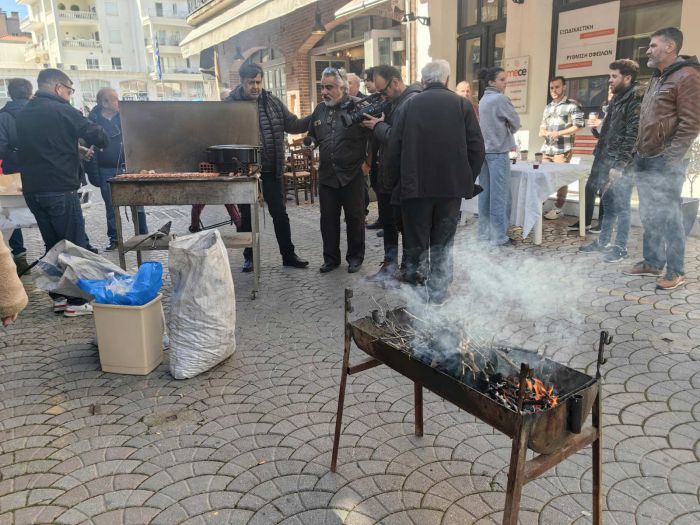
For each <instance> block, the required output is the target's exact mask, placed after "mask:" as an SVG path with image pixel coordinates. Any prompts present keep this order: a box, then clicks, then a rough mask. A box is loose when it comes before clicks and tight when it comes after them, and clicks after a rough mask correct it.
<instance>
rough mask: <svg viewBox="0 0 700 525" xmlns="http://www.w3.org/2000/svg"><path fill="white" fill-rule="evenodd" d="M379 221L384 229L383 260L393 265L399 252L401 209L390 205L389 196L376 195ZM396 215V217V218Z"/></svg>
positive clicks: (386, 194) (383, 194) (387, 194)
mask: <svg viewBox="0 0 700 525" xmlns="http://www.w3.org/2000/svg"><path fill="white" fill-rule="evenodd" d="M377 206H378V207H379V221H380V222H381V223H382V227H383V228H384V260H385V261H386V262H390V263H395V262H397V259H398V252H399V228H398V222H399V220H400V215H401V208H400V207H399V206H393V205H392V204H391V194H389V193H377ZM397 215H398V217H397Z"/></svg>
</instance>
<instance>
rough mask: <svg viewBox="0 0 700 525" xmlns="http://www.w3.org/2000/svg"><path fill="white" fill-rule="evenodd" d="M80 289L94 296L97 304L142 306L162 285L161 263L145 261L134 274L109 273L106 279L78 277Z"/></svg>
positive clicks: (149, 300) (148, 301)
mask: <svg viewBox="0 0 700 525" xmlns="http://www.w3.org/2000/svg"><path fill="white" fill-rule="evenodd" d="M78 286H79V287H80V289H81V290H83V291H84V292H86V293H89V294H90V295H92V296H94V297H95V302H96V303H99V304H121V305H127V306H142V305H144V304H147V303H150V302H151V301H152V300H153V299H155V298H156V296H157V295H158V292H160V289H161V287H162V286H163V265H162V264H160V263H159V262H145V263H143V264H142V265H141V267H140V268H139V270H138V272H136V275H134V276H131V275H114V274H110V275H109V277H108V278H107V279H100V280H93V279H80V280H79V281H78Z"/></svg>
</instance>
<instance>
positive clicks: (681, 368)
mask: <svg viewBox="0 0 700 525" xmlns="http://www.w3.org/2000/svg"><path fill="white" fill-rule="evenodd" d="M218 208H219V207H208V208H207V209H206V210H205V222H215V221H216V220H217V218H218V217H219V216H221V215H222V212H223V208H222V209H218ZM149 211H150V213H151V215H150V222H151V225H152V226H158V225H159V224H158V223H159V222H164V221H166V220H169V218H172V219H173V220H174V228H175V229H176V230H177V231H184V230H185V229H186V225H187V216H188V214H187V212H188V210H187V209H186V208H181V209H173V208H169V209H160V210H156V209H153V210H149ZM288 211H289V215H290V218H291V221H292V231H293V237H294V242H295V244H296V245H297V250H298V252H299V253H300V254H301V255H302V256H305V257H307V258H309V259H310V260H311V268H310V269H308V270H304V271H299V270H294V269H289V268H283V267H281V266H279V262H280V261H279V254H278V253H277V248H276V245H275V243H274V236H273V232H272V224H271V221H269V220H268V221H267V223H266V229H265V232H264V235H263V246H262V257H263V261H264V265H263V269H262V280H261V293H260V295H259V296H258V298H257V300H255V301H251V300H250V299H249V298H248V293H249V292H250V290H251V286H252V280H251V278H250V276H248V275H245V274H242V273H240V270H239V268H238V267H239V264H240V262H241V254H240V252H230V254H229V255H230V258H231V264H232V268H233V274H234V280H235V285H236V292H237V294H236V295H237V298H238V304H237V310H238V311H237V317H238V324H237V350H236V353H235V354H234V356H233V357H232V358H231V359H229V360H228V361H226V362H225V363H223V364H221V365H220V366H218V367H216V368H215V369H213V370H211V371H209V372H207V373H205V374H202V375H200V376H198V377H196V378H193V379H191V380H187V381H176V380H173V379H172V377H171V376H170V374H169V373H168V362H167V354H166V359H165V361H164V363H163V364H162V365H161V366H160V367H158V369H156V370H155V371H154V372H153V373H152V374H150V375H149V376H146V377H138V376H120V375H116V374H103V373H102V372H101V371H100V369H99V361H98V357H97V351H96V348H95V346H94V339H95V335H94V323H93V321H92V319H90V318H87V317H84V318H77V319H70V320H69V319H63V318H61V317H57V316H54V315H53V314H52V313H51V311H50V302H49V300H48V299H47V297H46V296H45V295H44V294H43V293H42V292H40V291H37V290H35V289H33V287H32V281H31V278H30V277H25V278H24V282H25V285H26V287H27V288H28V291H29V295H30V305H29V307H28V309H27V310H26V311H25V312H24V313H23V314H22V316H21V317H20V321H19V322H18V324H16V325H14V326H11V327H9V328H8V329H7V330H6V331H5V332H3V334H2V338H1V339H0V524H4V523H8V524H9V523H13V524H20V523H43V522H52V521H55V522H58V523H81V522H91V523H105V524H109V523H130V524H132V523H133V524H138V523H154V524H168V525H170V524H172V523H188V524H190V523H191V524H195V523H197V524H199V523H226V524H228V523H260V524H264V525H268V524H281V523H284V524H288V525H291V524H295V525H312V524H323V525H333V524H340V523H343V524H374V523H383V524H391V525H394V524H396V525H399V524H424V523H441V524H443V525H451V524H457V523H460V524H461V523H476V524H486V523H500V520H501V519H502V509H503V503H504V490H505V489H504V487H505V484H506V482H507V480H506V475H507V464H508V461H509V457H510V441H509V440H508V439H507V438H506V437H505V436H503V435H502V434H500V433H498V432H496V431H494V430H493V429H492V428H490V427H489V426H488V425H485V424H483V423H481V422H479V421H478V420H476V419H475V418H474V417H472V416H471V415H469V414H467V413H465V412H462V411H459V410H457V409H456V408H454V407H453V406H451V405H450V404H448V403H445V402H444V401H442V400H439V399H438V398H437V397H436V396H434V395H432V394H429V393H426V395H425V401H424V402H425V408H424V410H425V435H424V436H423V437H421V438H417V437H415V436H414V435H413V417H414V416H413V389H412V385H411V384H410V382H409V381H408V380H406V379H405V378H403V377H401V376H400V375H398V374H396V373H394V372H392V371H390V370H389V369H387V368H384V367H379V368H376V369H373V370H370V371H367V372H363V373H362V374H359V375H357V376H351V377H350V378H349V380H348V387H347V397H346V404H345V416H344V431H343V436H342V439H341V448H340V456H339V465H338V472H337V473H335V474H334V473H330V472H329V470H328V465H329V463H330V451H331V445H332V442H331V435H332V432H333V429H334V424H335V409H336V403H337V394H338V381H339V367H340V361H341V358H342V335H343V326H342V315H343V313H342V305H343V297H342V290H343V288H345V287H352V288H354V289H355V291H356V293H355V297H354V305H355V311H356V313H355V314H353V315H363V314H364V313H366V312H368V311H370V310H371V309H374V308H376V307H377V303H378V304H381V305H382V307H383V308H389V307H393V306H395V305H398V304H402V303H403V302H404V301H405V297H404V296H403V295H401V291H400V290H399V291H396V290H383V289H379V288H376V287H374V286H372V285H371V284H370V283H368V282H367V281H365V280H364V279H363V277H364V276H366V275H369V274H370V273H373V272H374V271H375V268H376V266H375V263H378V262H379V260H380V258H381V255H380V254H381V241H380V239H378V238H376V237H375V236H374V233H373V232H368V234H367V247H368V251H367V259H366V264H365V267H364V268H363V269H362V271H361V272H360V274H359V275H349V274H347V273H346V272H345V271H344V268H341V269H340V270H338V271H335V272H332V273H331V274H328V275H323V276H322V275H320V274H319V273H318V271H317V267H318V266H320V264H321V253H320V251H321V250H320V235H319V232H318V207H317V206H310V205H305V206H299V207H296V206H293V205H292V206H290V208H289V210H288ZM103 213H104V208H103V205H102V204H101V203H100V202H99V201H98V202H96V203H95V204H94V206H93V207H92V208H91V209H89V210H87V211H86V216H87V222H88V224H89V229H90V231H89V234H90V237H91V238H92V240H93V244H96V245H102V244H103V243H104V237H105V235H104V217H103ZM372 213H373V214H375V213H376V208H374V205H373V207H372ZM565 222H570V221H568V219H567V220H566V221H564V220H561V221H555V222H554V223H553V224H552V223H548V224H547V225H546V230H545V235H544V239H545V241H544V244H543V246H541V247H535V246H533V245H532V244H531V242H530V241H526V242H524V243H522V244H520V245H519V246H518V247H516V248H515V249H514V250H512V251H509V252H508V253H507V254H503V253H498V252H489V253H485V252H484V250H483V248H481V247H479V246H478V245H476V244H475V222H474V221H471V220H470V225H469V226H468V227H460V230H459V232H458V235H457V238H456V242H455V249H456V257H455V260H456V269H455V283H454V285H453V290H454V292H455V293H454V296H455V299H454V303H455V305H458V306H459V307H460V308H462V309H463V311H464V314H465V316H469V317H471V318H474V323H475V325H478V326H481V327H483V328H484V329H486V330H491V331H493V332H494V333H497V334H498V336H499V338H501V339H503V340H505V341H506V342H508V343H510V344H514V345H522V346H524V347H526V348H530V349H533V350H539V351H541V352H543V353H544V354H545V355H547V356H549V357H551V358H554V359H556V360H558V361H560V362H562V363H564V364H567V365H568V366H571V367H573V368H576V369H578V370H581V371H584V372H586V373H589V374H592V373H594V371H595V366H594V363H595V360H596V357H597V351H596V344H597V341H598V335H599V332H600V330H601V329H607V330H609V331H611V333H613V336H614V341H613V344H612V346H611V347H610V349H609V357H608V362H607V364H606V365H605V366H604V367H603V374H604V381H605V383H606V385H605V392H606V398H605V400H604V405H603V413H604V417H603V419H604V422H605V424H606V430H605V438H604V442H603V447H604V448H603V458H604V485H605V488H604V490H605V503H604V505H605V522H606V523H620V524H623V523H624V524H625V525H626V524H627V523H632V522H635V523H640V524H644V523H650V524H651V523H673V524H674V525H686V524H691V523H693V524H694V523H697V522H698V520H699V519H700V500H699V499H698V497H699V494H700V307H698V305H699V304H700V283H699V282H698V281H697V275H698V273H699V272H700V241H699V240H698V239H693V238H691V239H689V241H688V250H687V268H686V270H687V275H688V283H687V285H686V286H685V287H684V288H680V289H678V290H674V291H672V292H662V291H656V290H655V289H654V282H653V279H651V278H632V277H627V276H623V275H621V274H620V273H619V268H620V265H608V264H605V263H602V262H601V261H599V260H598V259H596V258H595V257H582V256H580V255H579V254H578V253H577V247H578V246H579V244H580V241H579V240H578V237H577V236H575V235H573V234H569V233H568V232H567V231H566V230H565V226H566V224H565ZM640 233H641V232H640V231H639V230H638V229H634V230H633V232H632V242H631V246H630V251H631V252H633V253H634V257H636V256H637V252H639V251H640V244H639V240H640ZM25 237H26V239H27V244H28V248H29V253H30V257H31V256H38V255H40V254H41V253H42V252H43V250H42V249H41V241H40V238H39V236H38V233H37V231H36V230H29V231H27V232H26V235H25ZM150 256H151V257H152V258H153V259H154V260H159V261H161V262H163V263H166V271H165V276H164V280H165V286H164V288H163V294H164V297H165V301H164V306H165V309H166V315H167V312H168V311H169V297H170V293H171V282H170V278H169V275H168V272H167V256H166V254H164V253H158V252H151V253H150ZM107 257H108V258H110V259H112V260H116V254H114V253H112V254H107ZM127 258H128V261H129V264H130V265H131V266H132V267H133V265H134V260H133V256H132V255H129V256H128V257H127ZM475 307H476V308H475ZM362 355H363V354H362V353H361V352H359V351H356V350H353V353H352V359H353V360H354V361H357V360H359V359H362ZM168 415H176V416H178V417H177V420H176V421H173V422H169V421H166V420H168V417H167V416H168ZM590 490H591V463H590V450H585V451H583V452H581V453H578V454H576V455H574V456H573V457H571V458H570V459H569V460H567V461H566V462H564V463H561V464H560V465H558V466H557V467H556V468H555V469H553V470H552V471H550V472H548V473H546V474H544V475H543V476H542V477H541V478H539V479H537V480H535V481H533V482H532V483H530V484H528V485H527V486H526V487H525V490H524V493H523V500H522V511H521V514H520V519H521V523H523V524H535V523H536V524H538V525H548V524H563V523H576V524H584V523H590V520H591V518H590V512H591V503H590V500H591V496H590Z"/></svg>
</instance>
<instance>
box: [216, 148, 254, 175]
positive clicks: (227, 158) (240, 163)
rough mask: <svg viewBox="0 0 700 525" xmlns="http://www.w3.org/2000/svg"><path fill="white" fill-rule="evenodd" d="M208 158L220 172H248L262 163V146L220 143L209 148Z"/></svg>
mask: <svg viewBox="0 0 700 525" xmlns="http://www.w3.org/2000/svg"><path fill="white" fill-rule="evenodd" d="M207 160H208V162H209V163H211V164H214V165H215V166H216V169H217V171H218V172H219V173H248V172H249V171H250V167H251V166H259V165H260V147H259V146H249V145H245V144H220V145H217V146H210V147H208V148H207Z"/></svg>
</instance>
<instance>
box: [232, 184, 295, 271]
mask: <svg viewBox="0 0 700 525" xmlns="http://www.w3.org/2000/svg"><path fill="white" fill-rule="evenodd" d="M261 180H262V189H263V198H264V199H265V203H266V204H267V209H268V211H269V212H270V215H271V216H272V224H273V226H274V227H275V237H277V244H278V246H279V248H280V254H281V255H282V259H285V258H286V257H291V256H292V255H293V254H294V244H292V229H291V227H290V226H289V215H287V203H286V201H285V198H284V195H283V192H284V189H283V187H282V178H281V177H277V176H276V175H275V174H274V173H263V174H262V176H261ZM238 209H239V210H240V212H241V229H240V230H239V231H242V232H249V231H252V229H253V228H252V222H251V211H250V204H241V205H240V206H238ZM243 256H244V257H245V258H246V259H252V258H253V249H252V248H246V249H245V250H244V251H243Z"/></svg>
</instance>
